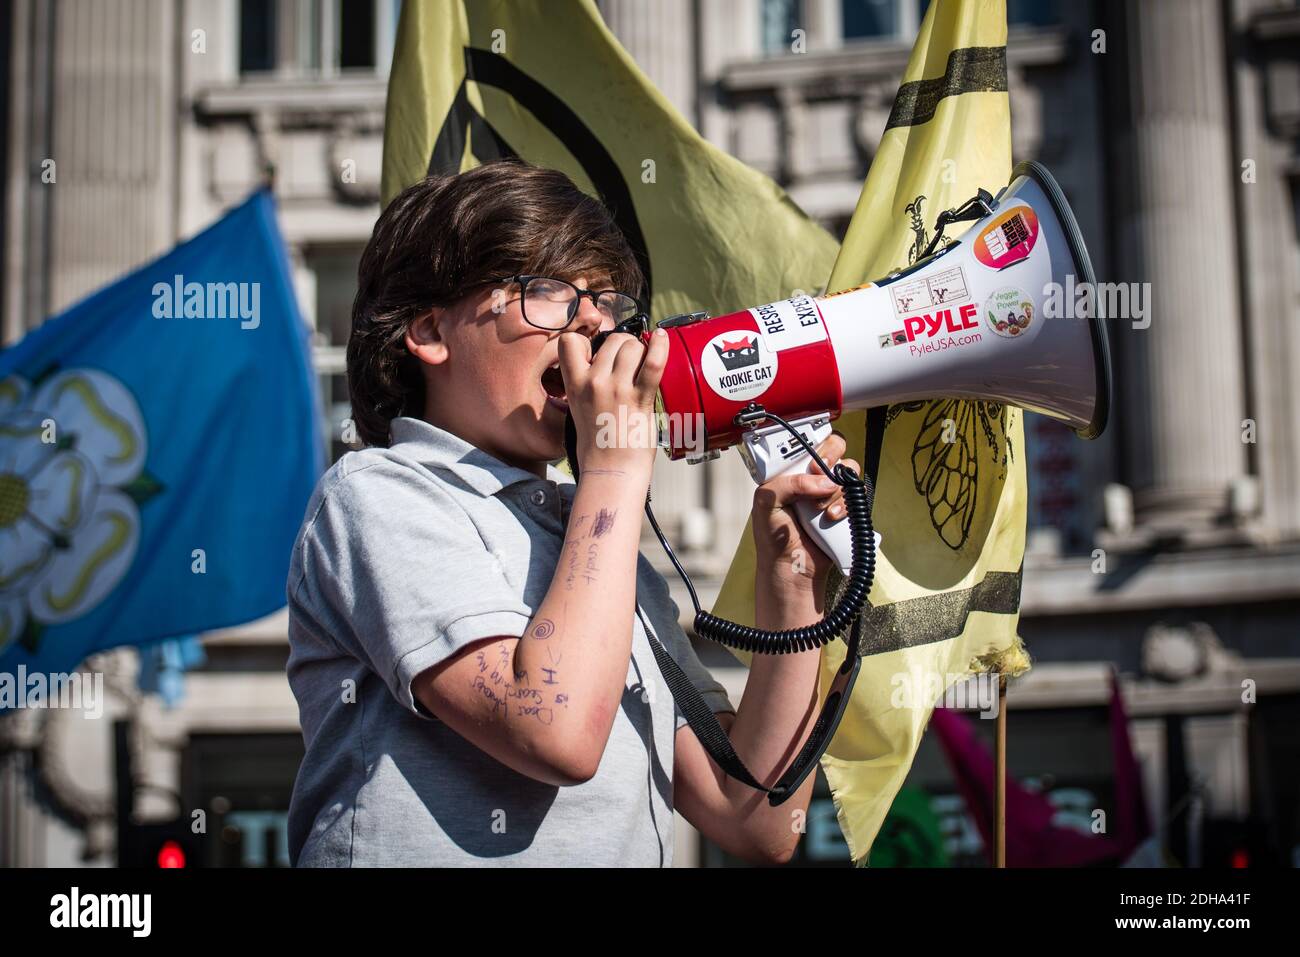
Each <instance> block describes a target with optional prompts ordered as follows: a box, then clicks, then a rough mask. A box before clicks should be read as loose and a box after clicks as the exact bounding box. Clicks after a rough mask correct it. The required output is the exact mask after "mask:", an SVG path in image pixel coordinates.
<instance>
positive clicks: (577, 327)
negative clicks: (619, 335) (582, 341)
mask: <svg viewBox="0 0 1300 957" xmlns="http://www.w3.org/2000/svg"><path fill="white" fill-rule="evenodd" d="M606 327H608V328H610V329H612V328H614V323H613V322H612V321H611V322H605V317H604V315H602V314H601V311H600V310H599V309H597V308H596V304H595V303H594V302H592V301H591V300H590V299H589V298H587V297H586V296H582V297H580V298H579V299H578V312H577V314H576V315H574V317H573V322H572V323H570V325H569V328H568V330H567V331H569V332H582V333H585V334H586V335H588V336H594V335H595V334H596V333H598V332H600V331H601V329H602V328H606Z"/></svg>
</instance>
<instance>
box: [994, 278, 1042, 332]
mask: <svg viewBox="0 0 1300 957" xmlns="http://www.w3.org/2000/svg"><path fill="white" fill-rule="evenodd" d="M1033 321H1034V300H1033V298H1032V297H1031V296H1030V295H1029V293H1027V292H1025V291H1024V290H1021V289H1017V288H1016V287H1015V286H1004V287H1003V288H1001V289H999V290H998V291H997V292H995V293H993V295H991V296H989V298H988V300H987V301H986V302H985V303H984V322H985V324H986V325H987V326H988V327H989V328H990V329H992V330H993V331H994V332H996V333H997V334H998V335H1000V336H1004V337H1006V338H1007V339H1014V338H1016V337H1017V336H1022V335H1024V333H1025V330H1026V329H1028V328H1029V324H1030V323H1031V322H1033Z"/></svg>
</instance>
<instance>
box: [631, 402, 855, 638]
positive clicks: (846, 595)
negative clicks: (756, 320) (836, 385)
mask: <svg viewBox="0 0 1300 957" xmlns="http://www.w3.org/2000/svg"><path fill="white" fill-rule="evenodd" d="M741 416H744V417H745V421H746V422H747V423H753V422H756V421H762V420H763V419H771V420H772V421H774V422H776V423H778V424H780V425H783V426H785V428H786V430H787V431H789V432H790V434H791V435H793V436H794V437H795V439H796V440H797V441H798V442H799V444H800V445H802V446H803V447H804V450H805V451H806V452H807V453H808V454H809V455H810V456H812V459H813V461H814V462H816V463H817V467H818V468H820V469H821V470H822V472H824V473H825V474H826V475H827V476H828V477H829V478H830V479H831V480H832V481H833V482H835V483H836V484H838V485H839V486H840V487H842V488H843V489H844V508H845V511H846V512H847V513H848V519H847V521H848V522H849V536H850V553H851V555H852V564H851V565H850V567H849V576H848V579H847V583H846V585H845V588H844V591H843V594H842V595H841V597H840V600H839V602H837V603H836V605H835V607H834V608H832V609H831V610H830V612H828V613H827V615H826V617H825V618H823V619H822V620H821V621H819V622H817V624H815V625H806V626H804V627H803V628H790V629H787V630H785V631H765V630H764V629H762V628H752V627H750V626H748V625H742V624H740V623H739V622H735V621H728V620H727V619H725V618H719V617H718V616H717V615H714V614H711V613H710V612H707V611H705V610H704V609H703V608H701V607H700V601H699V598H698V596H697V595H696V594H695V588H694V586H693V585H692V584H691V580H690V576H689V575H687V574H686V570H685V569H684V568H682V565H681V562H679V561H678V560H677V556H676V555H674V554H673V550H672V547H671V546H670V545H669V544H668V540H667V539H666V538H665V537H664V535H663V532H662V531H660V529H659V523H658V522H656V521H655V518H654V512H653V511H651V509H650V501H649V499H647V500H646V509H645V510H646V516H647V517H648V518H649V519H650V526H651V528H653V529H654V532H655V536H656V537H657V538H658V539H659V544H660V545H662V546H663V548H664V551H665V552H666V553H667V554H668V558H669V560H671V561H672V563H673V567H674V568H676V569H677V574H678V575H680V576H681V579H682V581H683V582H684V583H685V584H686V589H687V591H688V592H690V595H691V602H692V604H693V605H694V606H695V633H696V634H697V635H699V636H701V637H702V638H708V639H709V640H710V641H716V642H718V643H719V644H722V645H726V646H727V647H729V648H737V649H740V650H741V651H749V652H753V653H754V654H759V655H787V654H793V653H796V652H800V651H810V650H812V649H813V648H820V647H821V646H822V645H826V644H829V643H830V642H832V641H834V640H835V639H836V638H837V637H839V636H840V635H841V634H842V633H843V632H844V630H845V629H846V628H847V627H848V626H849V625H851V624H852V623H853V621H854V619H856V618H857V617H858V615H859V614H861V612H862V609H863V607H864V606H865V605H866V603H867V596H868V595H869V594H870V593H871V583H872V581H873V580H874V578H875V574H876V536H875V533H874V529H873V528H872V525H871V502H872V498H873V497H874V492H875V489H874V487H873V485H872V483H871V479H870V478H869V477H866V476H859V475H856V474H855V473H854V472H853V470H852V469H850V468H848V467H847V466H845V465H844V464H843V463H840V464H837V465H836V466H835V468H834V469H831V468H830V467H828V466H827V465H826V463H825V462H824V461H823V460H822V457H821V456H820V455H818V454H817V450H816V449H814V448H813V447H812V445H811V444H809V442H808V441H807V440H806V439H805V438H804V437H803V435H802V434H801V433H800V432H799V430H798V429H796V428H795V427H794V426H792V425H791V424H790V423H789V422H787V421H786V420H785V419H783V418H781V417H780V416H779V415H776V414H774V413H771V412H767V411H765V410H763V409H762V408H761V407H760V406H757V405H754V404H751V405H750V407H749V408H748V409H747V410H746V411H745V412H742V413H741Z"/></svg>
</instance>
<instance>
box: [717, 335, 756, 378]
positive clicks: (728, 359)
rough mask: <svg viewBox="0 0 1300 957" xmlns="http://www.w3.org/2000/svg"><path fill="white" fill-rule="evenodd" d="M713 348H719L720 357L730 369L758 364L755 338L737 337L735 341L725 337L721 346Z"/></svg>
mask: <svg viewBox="0 0 1300 957" xmlns="http://www.w3.org/2000/svg"><path fill="white" fill-rule="evenodd" d="M713 348H714V349H715V350H717V353H718V357H719V358H720V359H722V364H723V365H724V366H726V367H727V370H728V371H734V370H736V369H743V368H745V367H746V366H752V365H757V364H758V347H757V346H756V345H755V344H754V340H753V339H750V338H746V339H737V340H736V341H735V342H728V341H727V340H726V339H723V340H722V345H721V346H717V345H715V346H714V347H713Z"/></svg>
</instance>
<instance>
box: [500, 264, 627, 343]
mask: <svg viewBox="0 0 1300 957" xmlns="http://www.w3.org/2000/svg"><path fill="white" fill-rule="evenodd" d="M534 279H545V280H546V281H547V282H562V283H564V284H565V285H566V286H568V287H569V288H570V289H572V290H573V292H574V297H573V302H572V303H570V304H569V319H568V321H567V322H566V323H565V324H564V325H562V326H539V325H538V324H537V323H535V322H533V321H532V320H531V319H529V318H528V284H529V283H530V282H532V281H533V280H534ZM497 282H514V283H518V284H519V312H520V314H521V315H522V316H523V317H524V322H526V323H528V324H529V325H530V326H532V327H533V328H534V329H544V330H546V331H547V332H563V331H564V330H565V329H567V328H569V326H571V325H573V320H574V319H576V318H577V316H578V309H579V308H580V307H581V304H582V300H583V299H584V298H585V299H590V300H591V304H592V305H593V306H595V307H596V308H597V309H600V297H601V296H603V295H605V294H606V293H610V292H612V293H613V294H614V295H616V296H622V297H623V298H624V299H630V300H631V301H632V302H633V303H635V304H636V309H637V311H636V313H635V314H633V315H631V316H628V317H627V318H625V319H615V320H614V322H615V324H618V323H621V322H627V321H628V320H629V319H638V318H639V319H643V320H644V319H645V318H646V317H647V313H648V311H649V307H647V306H646V303H645V300H643V299H642V298H641V297H640V296H633V295H630V294H628V293H626V292H623V291H622V290H621V289H580V288H579V287H577V286H575V285H574V284H573V283H571V282H569V280H567V279H557V278H556V277H555V276H533V275H528V274H526V273H521V274H519V275H516V276H501V277H499V278H497V279H486V280H484V285H489V284H491V283H497Z"/></svg>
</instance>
